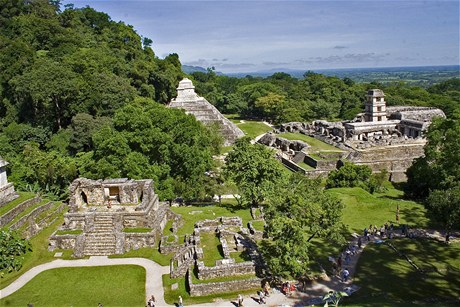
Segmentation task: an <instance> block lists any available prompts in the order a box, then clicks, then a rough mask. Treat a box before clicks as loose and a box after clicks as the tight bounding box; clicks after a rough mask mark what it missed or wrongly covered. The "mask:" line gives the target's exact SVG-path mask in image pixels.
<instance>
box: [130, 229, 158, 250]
mask: <svg viewBox="0 0 460 307" xmlns="http://www.w3.org/2000/svg"><path fill="white" fill-rule="evenodd" d="M155 243H156V240H155V232H153V231H152V232H148V233H130V232H125V233H124V252H128V251H130V250H138V249H139V248H143V247H154V246H155Z"/></svg>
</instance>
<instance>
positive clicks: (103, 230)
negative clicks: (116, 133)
mask: <svg viewBox="0 0 460 307" xmlns="http://www.w3.org/2000/svg"><path fill="white" fill-rule="evenodd" d="M70 192H71V194H70V195H71V196H70V202H69V205H70V207H71V210H70V212H68V213H66V214H65V215H64V225H63V227H62V229H66V230H74V229H79V230H82V231H83V235H82V236H78V237H75V239H72V240H69V239H65V240H61V239H60V236H59V235H56V234H54V235H53V236H52V237H51V238H50V241H52V242H51V245H52V246H53V247H54V248H64V249H66V248H72V249H74V255H75V256H77V257H81V256H83V255H110V254H122V253H124V252H125V251H129V250H131V249H139V248H142V247H153V246H156V245H157V242H156V239H155V238H156V236H157V235H158V234H161V233H163V229H164V227H165V225H166V223H167V220H168V212H169V211H168V210H169V208H167V207H166V205H161V206H160V204H159V201H158V196H157V195H156V194H155V192H154V190H153V181H152V180H129V179H125V178H121V179H108V180H89V179H85V178H79V179H76V180H75V181H74V182H73V183H72V184H71V186H70ZM83 194H84V195H85V196H83ZM89 200H91V201H89ZM133 202H134V203H133ZM169 214H170V213H169ZM136 227H143V228H151V229H152V231H151V232H149V233H124V232H123V229H124V228H136ZM64 238H68V237H64Z"/></svg>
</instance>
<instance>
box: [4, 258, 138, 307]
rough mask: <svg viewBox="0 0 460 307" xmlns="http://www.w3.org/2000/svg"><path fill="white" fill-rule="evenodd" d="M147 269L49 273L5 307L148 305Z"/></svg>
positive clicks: (128, 267)
mask: <svg viewBox="0 0 460 307" xmlns="http://www.w3.org/2000/svg"><path fill="white" fill-rule="evenodd" d="M144 296H145V269H144V268H143V267H140V266H135V265H123V266H101V267H81V268H59V269H52V270H47V271H44V272H42V273H40V274H39V275H37V276H36V277H35V278H34V279H32V280H31V281H30V282H29V283H27V284H26V285H25V286H24V287H22V288H21V289H19V290H18V291H16V292H15V293H13V294H11V295H10V296H7V297H6V298H4V299H2V300H0V305H1V306H5V307H6V306H27V304H29V303H30V304H33V305H34V306H97V305H98V303H102V304H103V305H104V306H144V303H145V302H144Z"/></svg>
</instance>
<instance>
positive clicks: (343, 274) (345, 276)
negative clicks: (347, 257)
mask: <svg viewBox="0 0 460 307" xmlns="http://www.w3.org/2000/svg"><path fill="white" fill-rule="evenodd" d="M342 276H343V282H347V281H348V277H349V276H350V272H349V271H348V270H347V269H344V270H343V272H342Z"/></svg>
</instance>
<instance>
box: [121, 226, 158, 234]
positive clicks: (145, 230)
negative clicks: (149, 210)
mask: <svg viewBox="0 0 460 307" xmlns="http://www.w3.org/2000/svg"><path fill="white" fill-rule="evenodd" d="M151 231H152V228H147V227H132V228H123V232H127V233H148V232H151Z"/></svg>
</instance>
